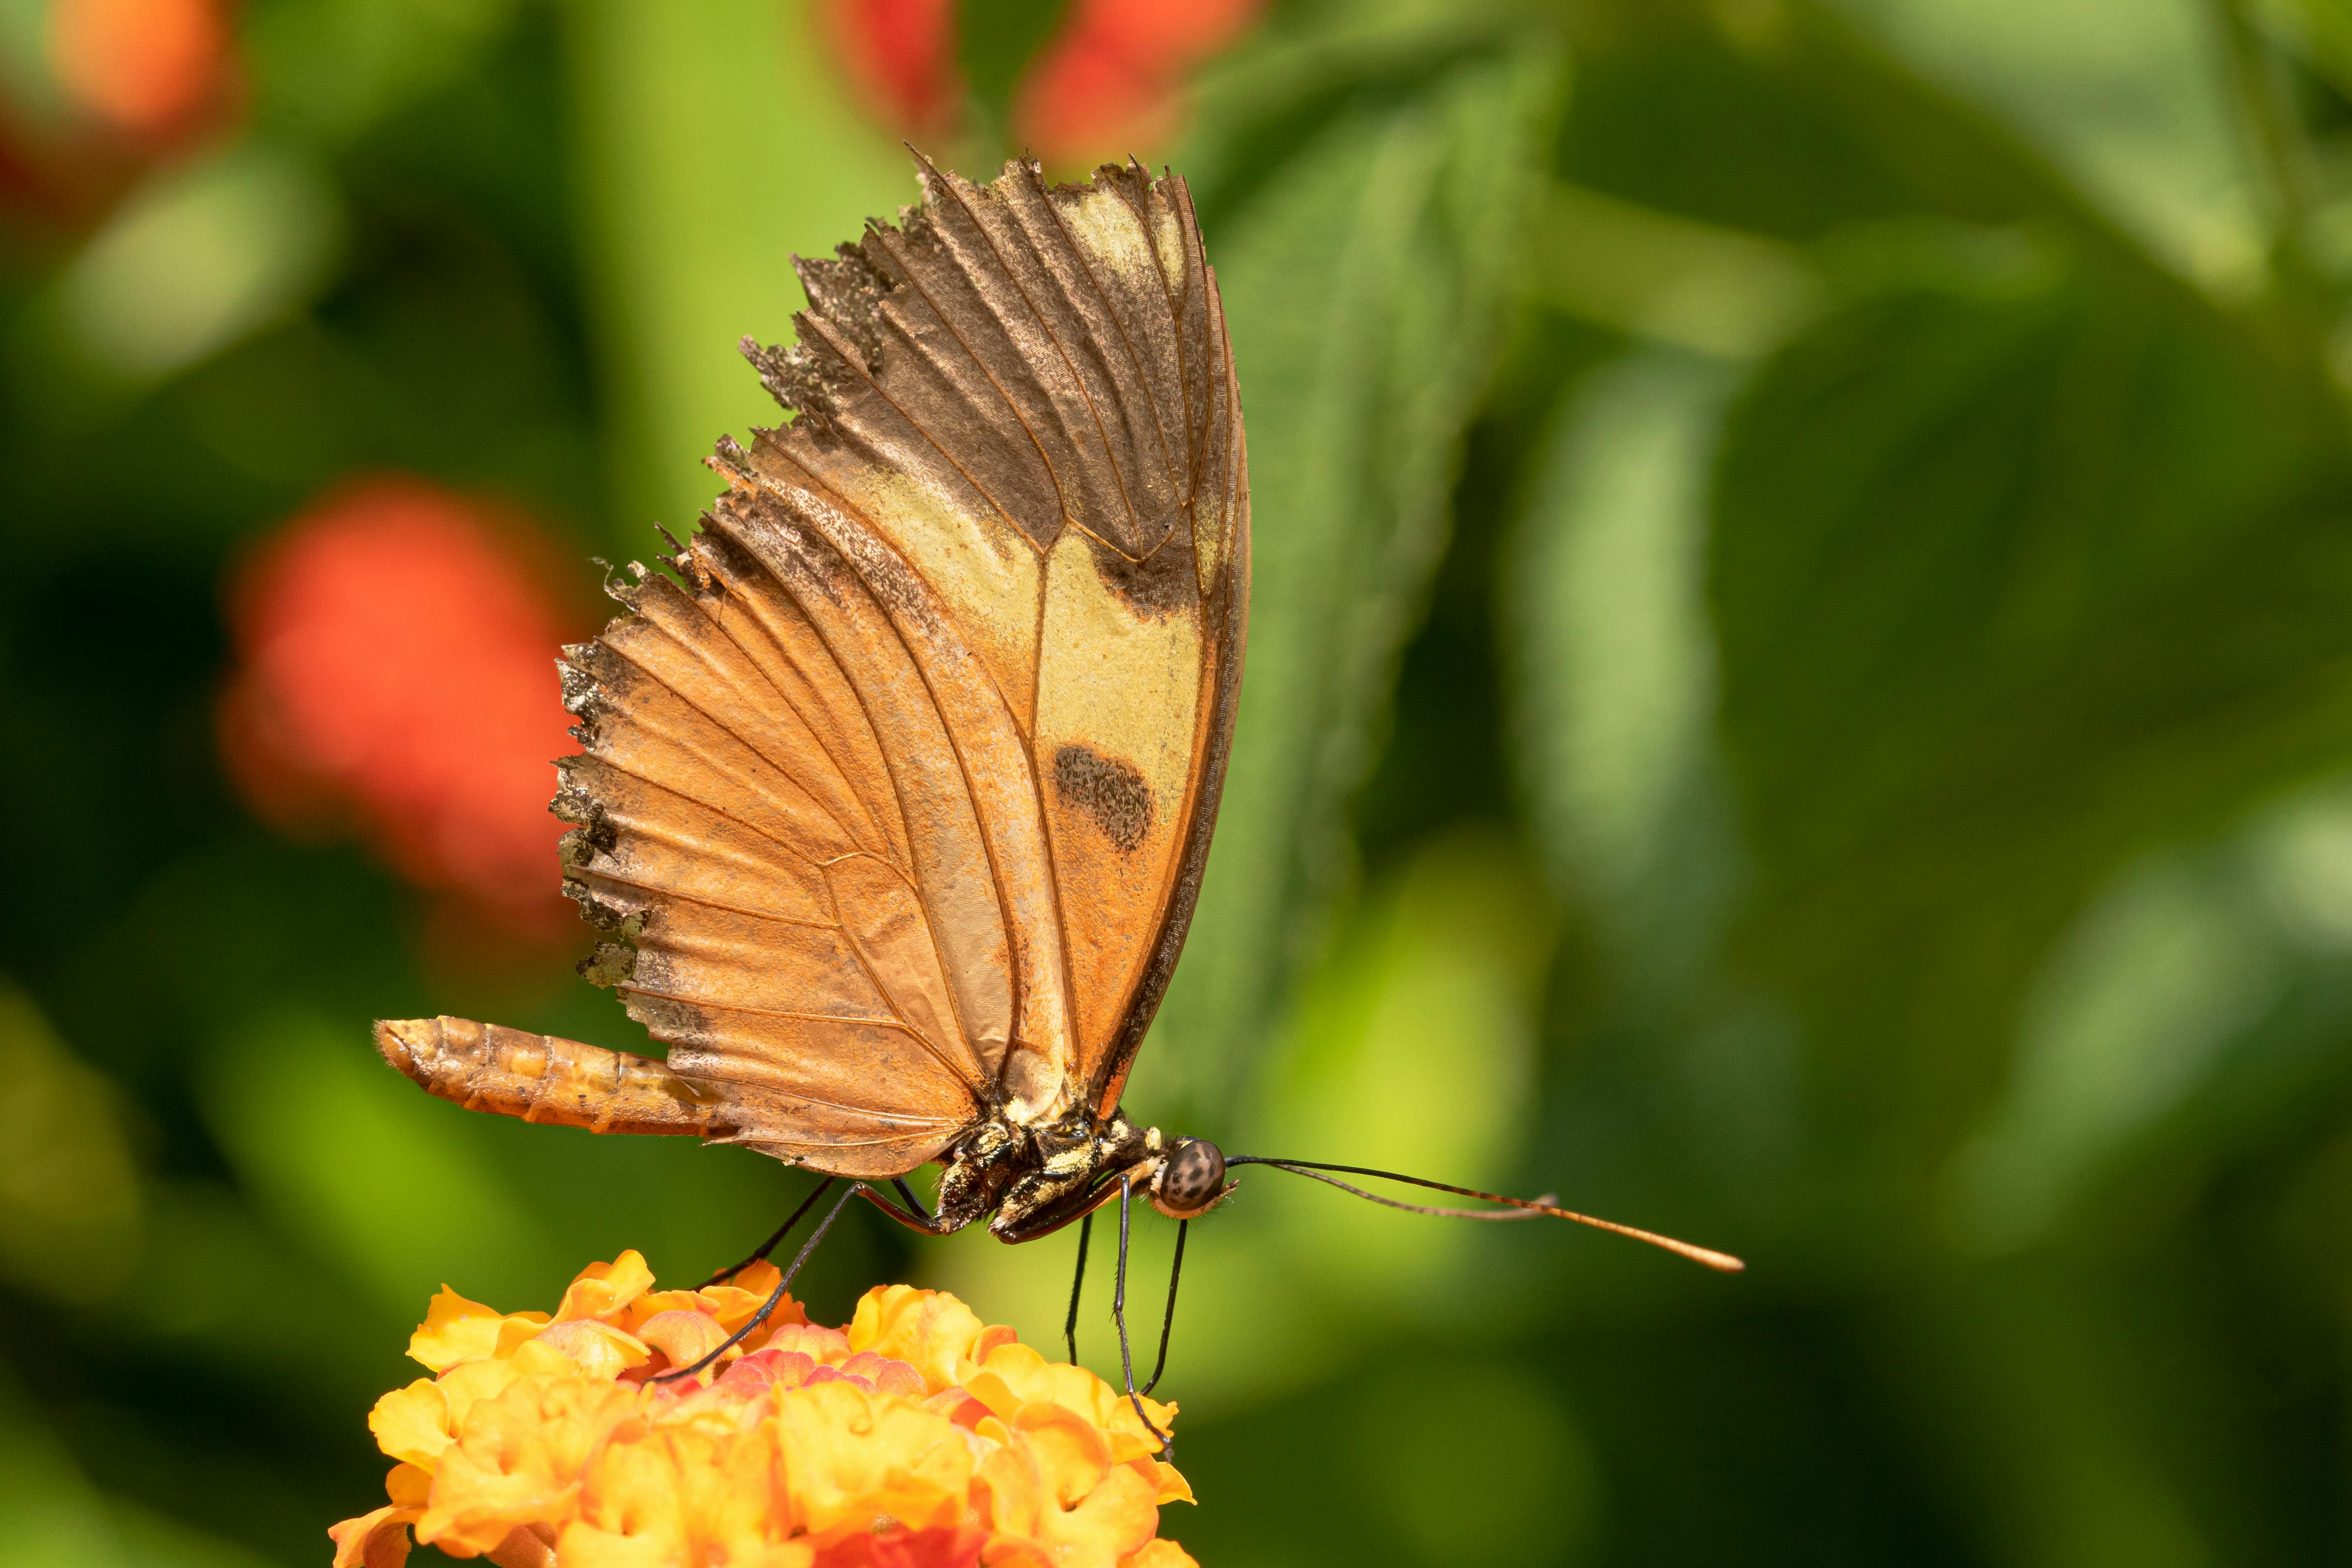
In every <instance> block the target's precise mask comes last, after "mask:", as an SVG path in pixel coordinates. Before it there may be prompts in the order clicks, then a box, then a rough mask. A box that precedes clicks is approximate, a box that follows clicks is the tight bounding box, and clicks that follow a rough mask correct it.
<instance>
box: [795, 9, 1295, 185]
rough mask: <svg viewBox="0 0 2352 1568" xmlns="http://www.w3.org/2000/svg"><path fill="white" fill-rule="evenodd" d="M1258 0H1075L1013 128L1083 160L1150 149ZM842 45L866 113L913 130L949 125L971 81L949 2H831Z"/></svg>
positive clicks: (1056, 159) (1061, 157)
mask: <svg viewBox="0 0 2352 1568" xmlns="http://www.w3.org/2000/svg"><path fill="white" fill-rule="evenodd" d="M1260 3H1261V0H1073V4H1072V5H1071V6H1070V9H1069V14H1068V16H1066V17H1065V18H1064V20H1063V23H1062V26H1061V30H1060V31H1059V32H1058V33H1057V34H1056V35H1055V37H1054V39H1053V40H1052V41H1051V42H1050V43H1048V44H1047V45H1046V46H1045V49H1044V50H1043V51H1042V52H1041V53H1040V54H1039V55H1038V57H1037V59H1036V60H1035V62H1034V63H1033V64H1032V66H1031V67H1030V69H1029V73H1028V75H1027V76H1026V77H1025V78H1024V79H1023V81H1022V84H1021V88H1020V91H1019V93H1018V95H1017V99H1016V101H1015V103H1014V104H1013V131H1014V133H1015V134H1016V135H1017V136H1018V137H1019V138H1020V140H1021V141H1022V142H1023V144H1024V148H1025V149H1026V150H1028V151H1030V152H1034V153H1035V154H1036V155H1037V156H1038V157H1040V158H1042V159H1044V160H1045V162H1048V163H1052V164H1055V165H1058V166H1061V167H1066V168H1067V167H1076V166H1079V165H1082V164H1085V163H1089V162H1096V161H1097V160H1100V159H1104V158H1117V157H1121V156H1124V155H1126V154H1127V153H1129V152H1144V151H1147V150H1149V149H1150V148H1152V147H1154V146H1156V145H1158V144H1159V143H1160V142H1161V141H1165V140H1166V139H1167V138H1168V136H1169V135H1171V133H1172V132H1173V131H1175V129H1176V128H1177V125H1178V123H1179V122H1180V121H1181V119H1182V115H1183V106H1184V98H1183V91H1184V78H1185V77H1186V75H1187V74H1188V73H1189V72H1190V71H1191V70H1192V68H1193V67H1194V66H1197V65H1199V64H1200V63H1201V62H1202V60H1205V59H1207V58H1208V57H1210V56H1212V55H1213V54H1215V53H1216V52H1217V51H1218V50H1219V49H1221V48H1223V47H1225V46H1226V45H1227V44H1229V43H1231V42H1233V41H1234V38H1236V37H1239V36H1240V35H1241V33H1242V31H1243V30H1244V28H1246V27H1247V26H1249V24H1250V23H1251V22H1252V21H1253V20H1254V19H1255V17H1256V16H1257V13H1258V10H1259V6H1260ZM826 16H827V21H828V24H829V30H830V32H831V33H832V36H833V38H834V42H835V47H836V48H837V49H838V50H839V51H840V54H841V57H842V59H843V61H844V62H845V64H846V65H847V66H848V68H849V71H850V75H851V77H852V78H853V79H854V80H855V81H856V85H857V88H858V90H859V92H860V93H861V94H862V95H863V97H864V99H865V100H866V105H867V107H868V110H869V111H870V112H872V113H874V114H875V115H876V116H877V118H879V119H881V120H884V121H886V122H887V123H888V124H889V125H891V126H892V127H893V128H894V129H896V130H898V131H901V132H903V133H905V134H907V135H909V136H915V137H922V138H929V137H936V136H939V135H940V134H943V133H945V132H946V131H950V130H951V129H952V128H953V125H954V121H955V118H956V110H957V109H958V107H959V103H960V100H961V98H962V96H963V91H964V87H963V83H962V81H961V78H959V77H958V75H957V73H956V68H955V7H954V5H953V4H952V0H830V4H828V5H827V6H826Z"/></svg>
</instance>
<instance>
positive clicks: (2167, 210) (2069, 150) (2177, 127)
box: [1843, 0, 2268, 298]
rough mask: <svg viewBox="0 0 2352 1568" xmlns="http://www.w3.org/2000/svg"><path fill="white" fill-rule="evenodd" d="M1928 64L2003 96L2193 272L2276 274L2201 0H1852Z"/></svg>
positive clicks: (1888, 36)
mask: <svg viewBox="0 0 2352 1568" xmlns="http://www.w3.org/2000/svg"><path fill="white" fill-rule="evenodd" d="M1843 9H1844V10H1845V11H1846V12H1847V13H1849V14H1850V15H1852V16H1854V17H1855V18H1856V19H1857V20H1860V21H1863V22H1864V23H1865V24H1866V25H1867V26H1869V27H1870V29H1871V30H1872V31H1873V32H1874V33H1875V34H1876V35H1877V36H1878V37H1882V38H1883V39H1885V41H1886V42H1887V43H1888V44H1889V45H1891V46H1892V47H1894V48H1895V49H1896V50H1897V51H1898V52H1899V53H1900V54H1901V55H1902V56H1903V57H1905V58H1906V59H1907V60H1909V61H1911V62H1912V63H1913V64H1914V65H1916V67H1917V68H1919V69H1921V70H1922V71H1923V72H1925V73H1926V74H1927V75H1928V76H1929V77H1931V78H1934V79H1936V80H1937V81H1938V82H1940V83H1942V84H1943V85H1944V86H1946V87H1947V88H1948V89H1953V90H1955V91H1958V92H1960V93H1963V94H1965V95H1968V96H1969V97H1971V98H1973V99H1977V100H1978V101H1979V102H1982V103H1984V104H1986V105H1988V106H1989V107H1990V108H1992V109H1993V110H1996V111H1997V112H1999V113H2000V115H2002V116H2003V117H2004V118H2005V119H2006V120H2009V121H2010V122H2011V124H2013V125H2015V126H2016V127H2017V128H2018V129H2019V130H2020V131H2021V132H2022V133H2023V134H2024V135H2025V136H2026V138H2027V139H2028V140H2030V141H2032V142H2033V143H2034V144H2035V145H2037V146H2039V147H2041V148H2042V149H2043V150H2044V151H2045V152H2047V153H2048V154H2049V155H2050V156H2051V157H2052V159H2053V161H2054V162H2057V163H2058V164H2059V165H2060V166H2061V167H2063V168H2064V169H2065V170H2066V171H2067V172H2069V173H2070V174H2071V175H2072V176H2073V177H2074V179H2075V180H2076V181H2077V182H2078V183H2080V184H2081V185H2082V187H2083V188H2084V190H2085V191H2087V192H2089V193H2093V195H2094V196H2095V199H2096V200H2098V201H2099V202H2100V203H2101V204H2103V205H2105V207H2106V208H2107V210H2108V211H2110V212H2111V213H2112V214H2114V215H2115V216H2116V219H2117V220H2118V221H2119V222H2120V223H2121V224H2122V225H2124V226H2125V227H2126V228H2127V229H2129V230H2130V231H2131V232H2132V233H2134V234H2135V235H2138V236H2139V237H2140V238H2141V239H2142V241H2143V242H2144V243H2145V244H2147V246H2148V247H2149V249H2150V250H2151V251H2152V252H2154V253H2155V254H2156V255H2158V256H2161V257H2163V258H2164V260H2165V261H2166V263H2167V264H2168V265H2169V266H2171V267H2175V268H2176V269H2178V270H2179V272H2180V273H2181V274H2182V275H2183V276H2185V277H2191V278H2195V279H2197V280H2198V281H2200V282H2201V283H2204V284H2206V285H2207V286H2209V287H2213V288H2216V289H2218V290H2220V291H2221V292H2223V293H2225V294H2229V295H2231V296H2233V297H2237V298H2244V297H2246V296H2248V295H2251V294H2252V293H2254V292H2257V291H2259V290H2260V288H2261V287H2263V282H2264V268H2265V265H2266V252H2267V250H2268V236H2267V235H2266V234H2265V232H2264V225H2263V213H2262V206H2261V197H2260V196H2259V194H2258V187H2257V182H2256V179H2255V176H2254V173H2253V171H2252V168H2251V167H2250V162H2249V153H2248V150H2247V148H2246V147H2245V145H2244V142H2243V136H2244V131H2245V127H2244V126H2243V125H2242V122H2241V120H2240V118H2239V114H2240V111H2239V108H2238V106H2237V105H2236V104H2235V103H2234V102H2233V101H2232V100H2231V94H2230V86H2231V84H2230V80H2229V75H2228V72H2227V69H2226V68H2225V66H2224V64H2223V62H2222V60H2221V58H2219V57H2218V55H2217V51H2216V50H2215V49H2214V47H2213V42H2214V34H2215V29H2216V27H2217V26H2218V24H2217V22H2216V19H2215V16H2214V15H2213V11H2214V8H2213V7H2212V6H2210V5H2200V4H2198V3H2197V0H2138V3H2137V4H2134V5H2115V4H2112V3H2110V0H1843Z"/></svg>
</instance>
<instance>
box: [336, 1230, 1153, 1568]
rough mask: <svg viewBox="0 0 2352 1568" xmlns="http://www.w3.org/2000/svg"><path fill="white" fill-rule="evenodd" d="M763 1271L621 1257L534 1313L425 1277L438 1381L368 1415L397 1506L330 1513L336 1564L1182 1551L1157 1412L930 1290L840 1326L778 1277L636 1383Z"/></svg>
mask: <svg viewBox="0 0 2352 1568" xmlns="http://www.w3.org/2000/svg"><path fill="white" fill-rule="evenodd" d="M777 1278H778V1276H777V1274H776V1271H775V1270H774V1269H773V1268H772V1266H770V1265H767V1264H757V1265H754V1266H753V1267H752V1268H751V1269H748V1270H744V1271H743V1273H742V1274H740V1275H739V1276H738V1277H737V1280H736V1281H734V1282H732V1283H730V1284H723V1285H718V1286H712V1287H708V1288H705V1289H701V1290H695V1291H657V1290H656V1289H654V1277H653V1273H652V1271H651V1270H648V1269H647V1268H646V1261H645V1260H644V1258H642V1257H641V1256H639V1255H638V1254H637V1253H636V1252H635V1251H628V1252H624V1253H622V1254H621V1256H620V1257H619V1258H618V1259H616V1260H614V1261H613V1262H611V1263H596V1264H592V1265H590V1266H589V1267H588V1268H587V1269H586V1270H583V1271H582V1273H581V1274H580V1276H579V1277H578V1278H577V1279H575V1280H574V1281H572V1286H571V1288H570V1289H569V1290H567V1291H564V1293H563V1300H562V1304H561V1305H559V1306H558V1307H557V1308H556V1311H555V1312H554V1314H553V1316H552V1317H551V1316H550V1315H549V1314H547V1313H545V1312H499V1311H497V1310H495V1309H493V1308H490V1307H487V1306H483V1305H482V1304H480V1303H479V1302H476V1301H467V1300H466V1299H465V1298H464V1297H462V1296H460V1295H458V1294H457V1293H456V1292H455V1291H450V1290H448V1289H446V1287H445V1288H444V1289H443V1290H442V1291H441V1293H440V1294H439V1295H438V1296H436V1297H435V1298H434V1300H433V1302H432V1306H431V1308H430V1310H429V1311H428V1312H426V1314H425V1322H423V1323H422V1324H421V1325H420V1326H419V1327H418V1328H417V1330H416V1333H415V1335H414V1336H413V1337H412V1338H411V1339H410V1341H409V1346H408V1354H410V1355H411V1356H413V1357H414V1358H415V1359H416V1360H417V1361H420V1362H422V1363H424V1364H425V1366H427V1367H429V1368H431V1369H432V1372H433V1375H432V1376H430V1377H422V1378H419V1379H417V1380H416V1381H415V1382H414V1383H412V1384H410V1385H408V1386H407V1387H405V1388H401V1389H395V1390H394V1391H393V1392H392V1393H390V1394H387V1395H385V1396H383V1398H382V1399H381V1400H379V1401H377V1403H376V1406H375V1409H374V1411H373V1414H372V1415H370V1416H369V1417H368V1426H369V1427H370V1429H371V1430H373V1432H374V1434H375V1437H376V1441H377V1443H378V1444H379V1445H380V1446H381V1447H382V1448H383V1451H384V1453H385V1454H387V1455H389V1456H390V1457H391V1458H394V1459H395V1460H397V1461H398V1463H396V1464H395V1465H394V1467H393V1469H392V1473H391V1474H390V1476H388V1477H387V1478H386V1479H385V1482H384V1490H385V1492H386V1494H387V1496H388V1497H389V1498H390V1501H389V1502H387V1503H386V1504H385V1505H384V1506H383V1507H382V1508H379V1509H377V1510H375V1511H373V1512H371V1513H366V1514H362V1515H361V1516H360V1517H359V1518H357V1519H351V1520H346V1521H343V1522H342V1523H341V1524H338V1525H336V1526H335V1527H334V1528H333V1529H332V1530H331V1531H329V1534H331V1536H332V1537H333V1538H334V1542H335V1568H399V1565H400V1564H402V1563H404V1562H405V1561H406V1559H407V1555H408V1551H409V1532H410V1531H412V1530H413V1531H415V1538H416V1540H418V1541H421V1542H430V1543H432V1544H433V1545H435V1546H436V1547H438V1548H439V1549H440V1550H441V1551H442V1552H446V1553H447V1554H448V1555H450V1556H453V1557H488V1559H490V1561H491V1562H492V1563H497V1564H499V1568H656V1565H660V1568H673V1565H674V1568H719V1565H722V1564H723V1565H725V1568H973V1565H975V1564H986V1565H988V1568H999V1565H1005V1568H1197V1565H1196V1564H1194V1563H1193V1562H1192V1558H1191V1557H1190V1556H1188V1555H1187V1554H1186V1553H1185V1552H1184V1551H1183V1549H1182V1548H1181V1547H1180V1546H1179V1545H1177V1543H1176V1542H1172V1541H1163V1540H1160V1539H1159V1535H1158V1532H1159V1524H1160V1504H1162V1503H1165V1502H1171V1501H1177V1500H1182V1501H1186V1502H1189V1501H1191V1500H1192V1489H1191V1488H1190V1487H1189V1486H1187V1485H1186V1484H1185V1481H1184V1478H1183V1477H1182V1476H1181V1475H1180V1474H1178V1473H1177V1471H1176V1469H1175V1468H1174V1467H1173V1466H1171V1465H1168V1464H1165V1463H1163V1462H1161V1461H1160V1459H1159V1458H1156V1457H1155V1456H1156V1455H1157V1454H1158V1453H1159V1452H1160V1442H1159V1439H1158V1438H1156V1437H1154V1436H1153V1435H1152V1432H1151V1430H1150V1427H1157V1428H1158V1429H1159V1430H1160V1432H1166V1431H1168V1430H1169V1429H1170V1426H1169V1424H1170V1422H1171V1420H1172V1419H1173V1418H1174V1416H1175V1415H1176V1406H1174V1405H1172V1404H1160V1403H1159V1402H1157V1401H1154V1400H1150V1399H1146V1400H1144V1401H1143V1402H1142V1405H1143V1411H1142V1415H1141V1416H1139V1415H1138V1413H1137V1411H1136V1408H1135V1406H1133V1405H1132V1404H1130V1403H1129V1401H1128V1399H1127V1397H1126V1396H1124V1395H1123V1394H1121V1393H1120V1392H1119V1391H1118V1389H1115V1388H1113V1387H1112V1386H1111V1385H1109V1384H1108V1383H1105V1382H1104V1381H1103V1380H1102V1379H1101V1378H1099V1377H1097V1376H1096V1375H1094V1374H1093V1373H1091V1372H1089V1371H1087V1369H1086V1368H1084V1367H1081V1366H1073V1365H1070V1364H1066V1363H1060V1362H1050V1361H1047V1360H1046V1359H1045V1357H1044V1356H1042V1355H1040V1354H1037V1352H1036V1351H1034V1350H1033V1349H1031V1348H1030V1347H1028V1346H1027V1345H1024V1344H1022V1343H1019V1342H1018V1341H1017V1340H1016V1339H1015V1338H1014V1336H1013V1331H1012V1330H1011V1329H1009V1328H1004V1327H1001V1326H998V1327H990V1326H986V1325H983V1324H982V1322H981V1321H980V1319H979V1318H978V1317H976V1316H975V1315H973V1313H972V1312H971V1308H969V1307H967V1306H965V1305H964V1303H963V1302H961V1301H958V1300H957V1299H956V1298H955V1297H953V1296H951V1295H949V1294H946V1293H945V1292H943V1291H919V1290H916V1289H914V1288H913V1287H911V1286H908V1285H882V1286H877V1287H876V1288H875V1289H874V1290H872V1291H868V1292H866V1296H865V1298H864V1299H863V1300H861V1301H859V1302H858V1303H857V1310H856V1314H855V1315H854V1316H852V1318H851V1319H850V1321H849V1322H848V1323H847V1324H846V1325H845V1327H843V1328H839V1329H832V1328H824V1327H820V1326H818V1325H816V1324H813V1323H811V1322H809V1321H808V1316H807V1313H806V1312H804V1311H803V1309H802V1308H801V1306H800V1304H799V1303H798V1302H796V1301H793V1299H792V1298H791V1297H789V1296H787V1297H786V1298H785V1299H784V1301H783V1302H782V1304H781V1305H780V1306H779V1308H778V1309H777V1311H776V1312H775V1313H774V1314H773V1315H772V1317H771V1318H770V1320H769V1322H768V1323H767V1324H766V1325H763V1327H762V1328H761V1329H760V1330H758V1331H756V1332H755V1333H752V1334H751V1335H750V1336H748V1337H747V1339H746V1340H745V1341H744V1343H742V1344H741V1345H739V1346H737V1347H735V1348H733V1349H730V1350H729V1351H728V1352H726V1353H725V1354H724V1355H723V1356H722V1357H721V1358H720V1360H719V1362H718V1363H716V1364H714V1365H713V1366H712V1367H711V1368H710V1369H709V1370H708V1371H705V1372H703V1373H700V1374H698V1375H695V1376H693V1377H691V1378H678V1379H676V1380H673V1381H668V1382H662V1381H656V1378H657V1376H658V1375H660V1374H663V1373H666V1372H669V1371H671V1370H673V1369H676V1368H680V1367H687V1366H691V1365H693V1364H695V1363H696V1362H698V1361H699V1360H700V1359H701V1358H702V1357H704V1356H706V1355H708V1354H709V1353H710V1352H711V1351H712V1350H713V1349H715V1348H716V1347H717V1346H718V1345H719V1344H720V1343H722V1342H723V1341H724V1340H725V1339H726V1338H727V1336H728V1335H729V1334H730V1333H733V1332H734V1331H735V1330H737V1329H739V1328H740V1327H742V1326H743V1325H744V1324H745V1323H747V1322H750V1321H751V1318H752V1316H753V1315H754V1314H755V1313H756V1312H758V1310H759V1308H760V1305H761V1302H762V1301H765V1300H766V1299H767V1297H768V1294H769V1292H770V1291H772V1290H773V1289H774V1288H775V1285H776V1282H777ZM1144 1416H1149V1418H1150V1427H1146V1425H1145V1422H1144Z"/></svg>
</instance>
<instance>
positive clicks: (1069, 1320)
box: [1062, 1208, 1095, 1366]
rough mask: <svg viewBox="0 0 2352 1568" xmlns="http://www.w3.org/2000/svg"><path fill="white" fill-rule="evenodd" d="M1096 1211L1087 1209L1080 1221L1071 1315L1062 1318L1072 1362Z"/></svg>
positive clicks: (1075, 1347)
mask: <svg viewBox="0 0 2352 1568" xmlns="http://www.w3.org/2000/svg"><path fill="white" fill-rule="evenodd" d="M1094 1228H1095V1211H1094V1210H1093V1209H1091V1208H1090V1209H1088V1210H1087V1212H1086V1214H1085V1216H1084V1218H1081V1219H1079V1221H1078V1268H1077V1272H1076V1273H1075V1274H1073V1275H1071V1276H1070V1315H1069V1316H1068V1317H1066V1318H1065V1319H1063V1320H1062V1342H1063V1343H1065V1344H1066V1345H1068V1346H1069V1347H1070V1364H1071V1365H1072V1366H1076V1365H1077V1364H1078V1297H1079V1295H1080V1294H1081V1293H1083V1292H1084V1291H1085V1290H1086V1288H1087V1239H1089V1238H1090V1237H1092V1236H1093V1234H1094Z"/></svg>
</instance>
